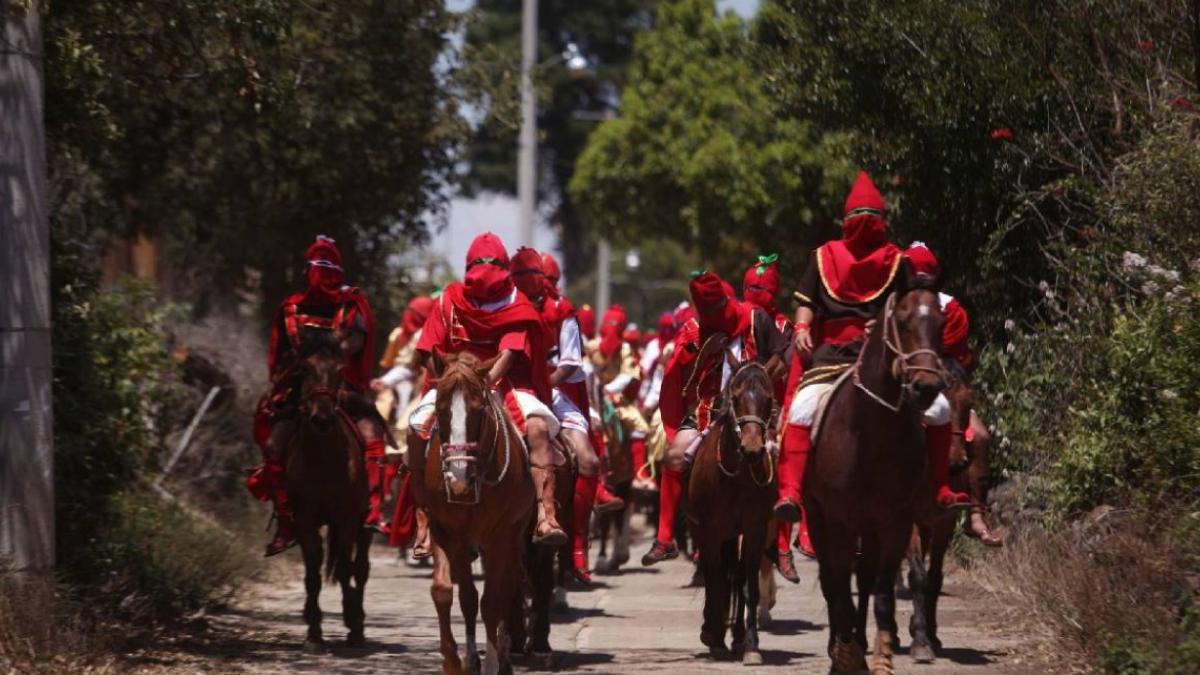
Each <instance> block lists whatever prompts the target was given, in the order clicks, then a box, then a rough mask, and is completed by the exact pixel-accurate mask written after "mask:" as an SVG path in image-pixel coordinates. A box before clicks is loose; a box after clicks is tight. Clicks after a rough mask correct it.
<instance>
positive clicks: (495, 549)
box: [483, 528, 554, 675]
mask: <svg viewBox="0 0 1200 675" xmlns="http://www.w3.org/2000/svg"><path fill="white" fill-rule="evenodd" d="M516 531H517V532H518V535H517V536H514V537H511V538H508V539H505V538H503V537H499V538H495V539H493V541H491V542H489V543H490V545H485V546H484V551H483V556H484V559H485V560H486V561H487V564H486V565H485V566H484V582H483V626H484V631H485V633H486V635H487V654H486V656H485V657H484V662H483V674H484V675H500V674H501V673H511V672H512V662H511V658H510V653H509V652H510V648H511V644H510V642H511V641H510V639H509V634H508V628H507V627H506V626H505V614H506V612H509V611H510V609H511V607H512V599H513V594H514V593H515V592H516V589H517V587H518V585H519V583H520V579H521V568H520V561H521V551H522V550H523V546H524V544H523V543H522V540H523V539H524V534H525V529H524V528H517V530H516ZM541 548H545V547H544V546H543V547H541ZM539 555H540V556H543V559H544V560H546V561H548V562H549V565H550V566H553V564H554V562H553V561H554V551H553V550H551V551H541V552H539ZM545 576H550V575H545ZM550 580H551V583H553V577H551V578H550Z"/></svg>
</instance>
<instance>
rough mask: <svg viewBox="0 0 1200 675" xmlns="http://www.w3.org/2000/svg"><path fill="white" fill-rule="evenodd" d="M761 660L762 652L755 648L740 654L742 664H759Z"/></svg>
mask: <svg viewBox="0 0 1200 675" xmlns="http://www.w3.org/2000/svg"><path fill="white" fill-rule="evenodd" d="M762 662H763V658H762V653H761V652H759V651H758V650H757V649H754V650H750V651H748V652H745V653H744V654H742V665H743V666H761V665H762Z"/></svg>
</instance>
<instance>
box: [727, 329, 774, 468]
mask: <svg viewBox="0 0 1200 675" xmlns="http://www.w3.org/2000/svg"><path fill="white" fill-rule="evenodd" d="M725 358H726V361H727V362H728V364H729V367H730V372H731V373H732V375H730V377H729V383H728V384H727V385H726V386H725V393H724V399H725V400H724V405H723V409H724V410H723V412H724V414H725V415H728V416H729V421H730V428H731V430H732V432H733V435H734V436H735V437H736V438H737V439H738V448H739V449H740V451H741V453H742V454H743V455H745V456H747V457H758V456H759V455H761V454H762V452H763V449H764V448H765V447H766V446H767V437H768V429H769V428H770V427H771V426H772V422H773V419H774V415H775V395H774V390H773V388H772V386H771V376H770V374H769V373H768V371H767V368H766V367H765V366H763V365H762V364H760V363H758V362H757V361H753V360H751V361H743V362H738V360H737V358H736V357H735V356H734V355H733V352H731V351H726V352H725Z"/></svg>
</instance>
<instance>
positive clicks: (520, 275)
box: [510, 246, 546, 301]
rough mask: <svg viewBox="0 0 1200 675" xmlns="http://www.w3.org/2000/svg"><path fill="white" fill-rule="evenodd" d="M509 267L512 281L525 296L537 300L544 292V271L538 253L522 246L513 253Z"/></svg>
mask: <svg viewBox="0 0 1200 675" xmlns="http://www.w3.org/2000/svg"><path fill="white" fill-rule="evenodd" d="M510 269H511V272H512V280H513V283H515V284H516V285H517V289H518V290H520V291H521V292H522V293H524V294H525V297H527V298H529V299H530V300H534V301H537V299H538V298H540V297H542V296H543V295H544V294H545V293H546V273H545V271H544V269H543V267H542V255H541V254H540V253H538V252H537V251H535V250H533V249H531V248H527V247H525V246H522V247H521V248H519V249H517V252H516V254H514V255H513V258H512V265H511V267H510Z"/></svg>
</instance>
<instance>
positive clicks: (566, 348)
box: [550, 316, 587, 384]
mask: <svg viewBox="0 0 1200 675" xmlns="http://www.w3.org/2000/svg"><path fill="white" fill-rule="evenodd" d="M559 366H576V368H575V372H574V373H572V374H571V375H570V376H569V377H568V378H567V379H566V380H565V381H566V382H568V383H572V384H573V383H575V382H583V381H584V380H586V379H587V373H585V372H584V371H583V336H582V335H581V334H580V332H579V319H577V318H575V317H573V316H571V317H567V318H566V319H565V320H564V321H563V322H562V327H560V328H559V329H558V354H551V355H550V369H551V370H554V369H556V368H558V367H559Z"/></svg>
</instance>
